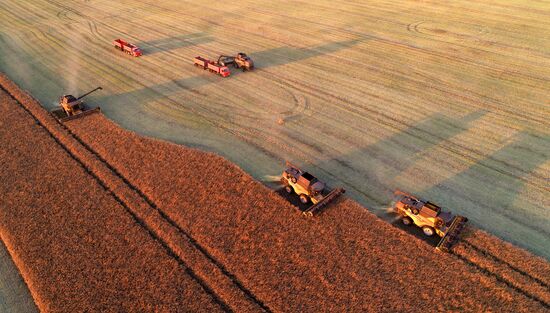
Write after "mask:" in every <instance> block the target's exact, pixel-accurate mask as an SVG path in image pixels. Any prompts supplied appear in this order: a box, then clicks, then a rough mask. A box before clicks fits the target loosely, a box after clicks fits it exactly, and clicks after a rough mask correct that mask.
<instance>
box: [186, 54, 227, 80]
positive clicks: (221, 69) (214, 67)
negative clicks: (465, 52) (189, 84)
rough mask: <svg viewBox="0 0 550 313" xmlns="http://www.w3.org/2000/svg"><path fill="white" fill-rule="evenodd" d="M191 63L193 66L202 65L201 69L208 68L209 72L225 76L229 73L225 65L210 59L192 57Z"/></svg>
mask: <svg viewBox="0 0 550 313" xmlns="http://www.w3.org/2000/svg"><path fill="white" fill-rule="evenodd" d="M193 64H194V65H195V66H199V67H202V69H203V70H209V71H210V72H212V73H216V74H218V75H220V76H222V77H227V76H229V75H230V74H231V72H230V71H229V69H228V68H227V66H225V65H221V64H220V63H218V62H215V61H210V60H208V59H205V58H203V57H200V56H198V57H195V59H193Z"/></svg>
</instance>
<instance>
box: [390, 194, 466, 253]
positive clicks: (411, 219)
mask: <svg viewBox="0 0 550 313" xmlns="http://www.w3.org/2000/svg"><path fill="white" fill-rule="evenodd" d="M394 194H395V196H396V204H395V207H394V211H395V212H396V213H397V214H399V215H400V216H401V221H402V222H403V224H405V225H412V224H415V225H416V226H418V227H420V228H422V231H423V232H424V234H425V235H426V236H433V235H434V234H437V235H438V236H439V237H441V240H440V241H439V243H438V244H437V246H436V249H437V250H440V251H444V252H448V251H450V249H451V247H452V246H453V245H454V244H455V243H456V242H457V241H458V240H459V238H460V237H459V236H460V233H461V232H462V230H463V229H464V226H465V224H466V222H467V221H468V219H467V218H466V217H464V216H460V215H456V216H454V215H453V214H451V213H449V212H443V211H442V210H441V207H440V206H438V205H435V204H433V203H431V202H429V201H425V200H421V199H419V198H417V197H415V196H412V195H410V194H408V193H405V192H402V191H399V190H398V191H396V192H395V193H394Z"/></svg>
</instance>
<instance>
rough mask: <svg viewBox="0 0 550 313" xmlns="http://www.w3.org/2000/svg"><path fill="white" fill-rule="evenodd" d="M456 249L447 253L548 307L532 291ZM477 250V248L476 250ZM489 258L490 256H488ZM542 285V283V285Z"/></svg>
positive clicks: (484, 253) (536, 280)
mask: <svg viewBox="0 0 550 313" xmlns="http://www.w3.org/2000/svg"><path fill="white" fill-rule="evenodd" d="M467 246H468V247H471V248H472V249H473V250H476V249H479V248H477V247H475V246H473V245H471V244H469V245H467ZM455 250H456V249H453V250H451V251H449V253H451V254H452V255H453V256H455V257H456V258H457V259H458V260H460V261H462V262H464V263H465V264H466V265H468V266H470V267H473V268H475V269H476V270H478V271H479V272H481V273H482V274H484V275H486V276H488V277H492V278H494V279H496V280H497V281H499V282H500V283H502V284H504V285H506V286H507V287H508V288H510V289H512V290H514V291H516V292H517V293H519V294H521V295H523V296H525V297H527V298H529V299H531V300H533V301H535V302H538V303H539V304H541V305H542V306H543V307H545V308H546V309H550V303H548V302H546V301H544V300H543V299H541V298H540V297H538V296H536V295H534V294H533V293H532V292H529V291H526V290H525V289H523V288H521V287H520V286H517V284H516V283H514V282H512V281H510V280H509V279H506V278H504V277H503V276H502V275H500V274H498V273H495V271H494V270H491V269H490V268H488V267H486V266H483V265H480V264H478V262H475V261H474V260H472V259H471V258H469V257H468V256H467V255H463V254H462V253H460V252H456V251H455ZM476 251H477V250H476ZM479 251H480V253H482V254H483V255H486V256H488V257H489V254H488V253H487V252H486V251H484V250H481V249H479ZM489 258H491V257H489ZM495 259H496V260H500V259H498V258H496V257H495ZM501 264H505V265H506V264H507V263H506V262H501ZM516 272H517V273H520V274H522V271H521V270H520V271H516ZM525 277H528V278H530V279H531V278H534V277H532V276H531V275H527V276H525ZM532 281H534V282H535V283H538V281H539V280H538V279H536V278H535V279H533V280H532ZM543 286H544V285H543Z"/></svg>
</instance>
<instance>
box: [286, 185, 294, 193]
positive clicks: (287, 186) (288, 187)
mask: <svg viewBox="0 0 550 313" xmlns="http://www.w3.org/2000/svg"><path fill="white" fill-rule="evenodd" d="M285 190H286V192H288V193H292V192H293V191H294V189H292V187H290V186H289V185H286V186H285Z"/></svg>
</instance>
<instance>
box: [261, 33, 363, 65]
mask: <svg viewBox="0 0 550 313" xmlns="http://www.w3.org/2000/svg"><path fill="white" fill-rule="evenodd" d="M361 41H362V40H359V39H354V40H346V41H338V42H330V43H327V44H323V45H319V46H314V47H308V48H295V47H288V46H285V47H277V48H273V49H269V50H264V51H259V52H255V53H251V54H250V57H251V58H252V59H253V60H254V63H255V65H256V67H257V68H267V67H272V66H279V65H285V64H289V63H294V62H297V61H301V60H305V59H309V58H313V57H317V56H321V55H326V54H330V53H334V52H337V51H340V50H343V49H347V48H350V47H352V46H354V45H356V44H358V43H359V42H361Z"/></svg>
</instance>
